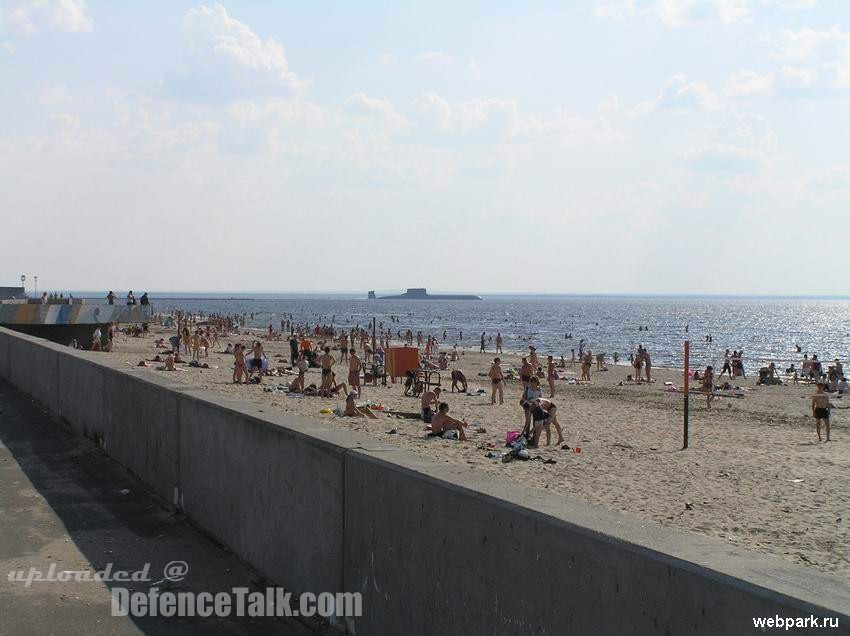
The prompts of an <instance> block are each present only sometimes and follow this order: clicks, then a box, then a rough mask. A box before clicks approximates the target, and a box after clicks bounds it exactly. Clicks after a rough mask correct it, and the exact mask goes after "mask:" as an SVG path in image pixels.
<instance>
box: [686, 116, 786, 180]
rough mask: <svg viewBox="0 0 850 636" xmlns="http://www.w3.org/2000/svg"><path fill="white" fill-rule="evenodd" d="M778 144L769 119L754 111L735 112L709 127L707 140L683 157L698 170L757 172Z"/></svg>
mask: <svg viewBox="0 0 850 636" xmlns="http://www.w3.org/2000/svg"><path fill="white" fill-rule="evenodd" d="M776 148H777V140H776V134H775V133H774V131H773V127H772V126H771V125H770V124H769V123H768V122H767V120H765V119H764V118H762V117H759V116H758V115H753V114H750V113H732V114H730V115H728V116H727V117H725V118H724V119H723V121H722V122H720V123H719V124H717V125H714V126H710V127H708V129H707V131H706V133H705V136H704V141H703V143H702V144H701V145H700V146H699V147H698V148H696V149H694V150H692V151H690V152H687V153H685V154H684V157H683V158H684V159H685V162H686V163H687V164H688V166H690V167H691V168H693V169H695V170H704V171H708V172H754V171H756V170H757V169H759V168H760V167H761V165H762V164H763V163H764V162H766V161H767V160H768V159H769V158H770V157H771V156H772V155H773V154H774V153H775V152H776Z"/></svg>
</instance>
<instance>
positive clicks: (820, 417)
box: [812, 382, 835, 442]
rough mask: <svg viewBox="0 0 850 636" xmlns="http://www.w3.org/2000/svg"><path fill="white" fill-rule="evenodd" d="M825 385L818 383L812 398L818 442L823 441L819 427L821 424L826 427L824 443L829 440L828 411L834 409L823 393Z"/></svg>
mask: <svg viewBox="0 0 850 636" xmlns="http://www.w3.org/2000/svg"><path fill="white" fill-rule="evenodd" d="M825 390H826V385H825V384H824V383H823V382H818V384H817V393H815V394H814V395H813V396H812V417H814V418H815V426H816V427H817V433H818V441H819V442H820V441H823V440H822V439H821V436H820V426H821V422H823V424H824V426H825V427H826V441H827V442H828V441H830V439H829V409H832V408H835V405H834V404H833V403H832V402H830V401H829V396H828V395H827V394H826V393H825Z"/></svg>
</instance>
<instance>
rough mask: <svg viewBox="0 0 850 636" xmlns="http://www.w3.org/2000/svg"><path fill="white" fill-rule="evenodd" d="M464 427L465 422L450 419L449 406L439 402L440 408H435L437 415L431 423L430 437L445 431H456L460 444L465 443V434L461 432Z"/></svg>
mask: <svg viewBox="0 0 850 636" xmlns="http://www.w3.org/2000/svg"><path fill="white" fill-rule="evenodd" d="M465 427H466V422H461V421H460V420H456V419H455V418H453V417H450V416H449V405H448V404H446V403H445V402H440V406H439V407H437V414H436V415H435V416H434V419H433V420H432V421H431V435H433V436H436V435H442V434H443V433H445V432H446V431H457V433H458V439H460V441H461V442H465V441H466V433H464V432H463V429H464V428H465Z"/></svg>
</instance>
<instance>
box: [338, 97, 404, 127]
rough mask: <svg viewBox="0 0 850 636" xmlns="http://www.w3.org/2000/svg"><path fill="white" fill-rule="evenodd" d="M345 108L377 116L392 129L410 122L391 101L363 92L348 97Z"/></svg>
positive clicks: (354, 112)
mask: <svg viewBox="0 0 850 636" xmlns="http://www.w3.org/2000/svg"><path fill="white" fill-rule="evenodd" d="M345 110H346V112H347V113H349V114H352V115H356V116H361V117H370V118H377V119H378V120H379V121H380V122H381V123H383V124H386V125H387V126H389V127H390V128H392V129H400V128H404V127H406V126H407V125H408V124H409V122H408V120H407V118H406V117H405V116H404V115H402V114H401V113H399V112H398V111H397V110H396V109H395V106H394V105H393V103H392V102H391V101H389V100H385V99H376V98H374V97H369V96H368V95H366V94H365V93H363V92H357V93H355V94H354V95H352V96H351V97H349V98H348V99H346V100H345Z"/></svg>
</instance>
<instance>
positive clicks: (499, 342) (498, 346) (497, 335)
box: [496, 331, 502, 353]
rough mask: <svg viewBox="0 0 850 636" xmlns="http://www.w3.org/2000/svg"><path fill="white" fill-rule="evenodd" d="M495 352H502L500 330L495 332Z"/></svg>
mask: <svg viewBox="0 0 850 636" xmlns="http://www.w3.org/2000/svg"><path fill="white" fill-rule="evenodd" d="M496 353H502V332H501V331H500V332H498V333H497V334H496Z"/></svg>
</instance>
